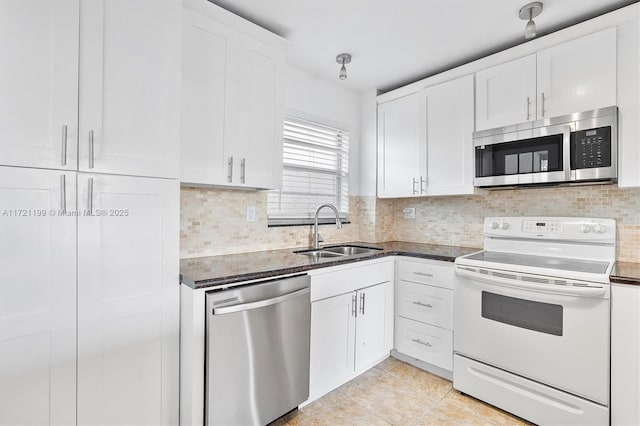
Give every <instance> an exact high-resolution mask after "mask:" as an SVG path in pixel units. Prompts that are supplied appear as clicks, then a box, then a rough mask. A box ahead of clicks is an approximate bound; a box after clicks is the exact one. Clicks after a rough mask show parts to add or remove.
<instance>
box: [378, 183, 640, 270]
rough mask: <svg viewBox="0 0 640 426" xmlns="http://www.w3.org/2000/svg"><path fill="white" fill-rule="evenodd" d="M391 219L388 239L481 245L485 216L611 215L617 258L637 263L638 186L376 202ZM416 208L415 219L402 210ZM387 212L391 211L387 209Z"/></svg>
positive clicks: (639, 241) (639, 230) (639, 255)
mask: <svg viewBox="0 0 640 426" xmlns="http://www.w3.org/2000/svg"><path fill="white" fill-rule="evenodd" d="M378 202H382V203H383V204H389V205H390V206H392V207H391V208H390V209H386V210H385V209H383V210H384V211H385V212H389V213H390V214H391V217H386V218H381V219H380V220H382V221H383V222H391V223H392V226H391V229H392V230H393V232H392V238H393V239H395V240H401V241H409V242H428V243H433V244H445V245H456V246H465V247H482V224H483V221H484V218H485V217H487V216H575V217H594V218H599V217H600V218H611V219H615V220H616V222H617V228H618V253H617V259H618V260H619V261H627V262H640V188H634V189H619V188H618V187H617V186H615V185H591V186H575V187H555V188H527V189H515V190H499V191H490V192H488V193H486V194H485V195H470V196H457V197H431V198H417V199H416V198H402V199H393V200H378ZM406 207H415V208H416V218H415V219H404V215H403V213H402V210H403V209H404V208H406ZM389 210H390V211H389Z"/></svg>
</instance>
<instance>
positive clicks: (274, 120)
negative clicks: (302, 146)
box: [234, 38, 284, 189]
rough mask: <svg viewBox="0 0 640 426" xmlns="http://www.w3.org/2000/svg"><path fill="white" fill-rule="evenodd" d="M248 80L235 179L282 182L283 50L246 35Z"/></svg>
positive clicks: (262, 184)
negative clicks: (242, 143) (241, 144)
mask: <svg viewBox="0 0 640 426" xmlns="http://www.w3.org/2000/svg"><path fill="white" fill-rule="evenodd" d="M245 42H246V50H245V52H246V55H245V57H244V60H245V64H244V66H243V67H242V69H243V70H244V71H245V72H246V73H247V75H246V82H245V83H244V84H243V86H242V88H241V90H242V91H243V92H244V93H242V97H241V99H242V98H244V99H246V104H245V106H243V107H242V110H241V111H242V112H241V114H240V116H239V117H238V122H237V123H236V124H239V125H240V127H239V128H238V131H239V132H241V136H240V140H241V141H243V142H244V147H243V149H242V151H243V152H240V153H239V155H238V164H237V173H238V175H237V177H234V183H235V182H239V183H240V184H241V185H246V186H250V187H253V188H266V189H273V188H279V187H280V186H282V144H283V140H282V137H283V125H284V114H283V108H284V84H283V81H284V80H283V77H284V54H283V52H281V51H280V50H278V49H275V48H273V47H270V46H268V45H267V44H265V43H261V42H259V41H258V40H255V39H251V38H247V39H246V41H245Z"/></svg>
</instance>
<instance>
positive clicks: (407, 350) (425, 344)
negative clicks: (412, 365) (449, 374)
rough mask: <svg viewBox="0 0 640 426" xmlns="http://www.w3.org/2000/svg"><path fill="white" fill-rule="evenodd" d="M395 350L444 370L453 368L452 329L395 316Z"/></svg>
mask: <svg viewBox="0 0 640 426" xmlns="http://www.w3.org/2000/svg"><path fill="white" fill-rule="evenodd" d="M395 336H396V337H395V339H396V350H397V351H398V352H400V353H402V354H405V355H409V356H411V357H413V358H416V359H419V360H421V361H424V362H427V363H429V364H433V365H435V366H437V367H441V368H444V369H445V370H449V371H451V370H453V331H451V330H446V329H444V328H440V327H435V326H433V325H429V324H425V323H422V322H419V321H413V320H410V319H407V318H403V317H401V316H398V317H396V332H395Z"/></svg>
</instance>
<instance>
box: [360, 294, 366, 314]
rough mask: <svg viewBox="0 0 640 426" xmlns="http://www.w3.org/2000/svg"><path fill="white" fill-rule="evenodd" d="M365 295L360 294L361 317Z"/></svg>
mask: <svg viewBox="0 0 640 426" xmlns="http://www.w3.org/2000/svg"><path fill="white" fill-rule="evenodd" d="M365 296H366V295H365V293H360V313H361V314H362V315H364V299H365Z"/></svg>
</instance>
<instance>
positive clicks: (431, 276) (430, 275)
mask: <svg viewBox="0 0 640 426" xmlns="http://www.w3.org/2000/svg"><path fill="white" fill-rule="evenodd" d="M413 274H414V275H420V276H422V277H429V278H433V274H428V273H426V272H420V271H417V272H414V273H413Z"/></svg>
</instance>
